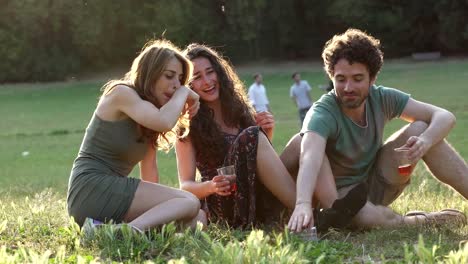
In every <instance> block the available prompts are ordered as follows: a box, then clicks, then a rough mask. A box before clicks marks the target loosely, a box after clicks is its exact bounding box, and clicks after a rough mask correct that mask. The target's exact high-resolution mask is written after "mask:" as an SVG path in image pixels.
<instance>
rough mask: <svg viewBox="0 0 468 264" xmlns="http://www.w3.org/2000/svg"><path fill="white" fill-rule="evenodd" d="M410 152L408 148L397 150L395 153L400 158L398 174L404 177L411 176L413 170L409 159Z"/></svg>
mask: <svg viewBox="0 0 468 264" xmlns="http://www.w3.org/2000/svg"><path fill="white" fill-rule="evenodd" d="M408 151H409V149H408V148H396V149H395V152H396V154H397V157H398V173H399V174H400V175H402V176H408V175H410V174H411V172H412V170H413V168H412V166H411V162H410V161H409V159H408Z"/></svg>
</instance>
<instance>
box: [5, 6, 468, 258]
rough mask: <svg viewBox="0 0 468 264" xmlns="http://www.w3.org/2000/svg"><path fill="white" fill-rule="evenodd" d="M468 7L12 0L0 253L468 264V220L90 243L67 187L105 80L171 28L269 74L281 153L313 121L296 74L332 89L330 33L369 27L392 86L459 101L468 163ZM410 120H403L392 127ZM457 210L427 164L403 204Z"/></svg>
mask: <svg viewBox="0 0 468 264" xmlns="http://www.w3.org/2000/svg"><path fill="white" fill-rule="evenodd" d="M467 17H468V2H467V1H465V0H451V1H450V0H440V1H436V0H428V1H422V0H414V1H403V0H378V1H371V0H346V1H345V0H331V1H318V0H311V1H306V0H293V1H280V0H272V1H267V0H252V1H247V0H237V1H234V0H230V1H226V0H224V1H222V0H219V1H214V0H206V1H202V0H194V1H189V0H172V1H167V0H160V1H144V0H135V1H110V0H101V1H71V0H41V1H39V0H16V1H14V0H0V44H1V45H0V58H1V60H0V83H2V85H0V113H1V114H2V119H0V128H1V130H0V148H1V150H0V263H23V262H42V263H48V262H53V263H62V262H68V263H75V262H83V263H86V262H91V261H103V262H107V261H110V260H114V261H123V262H141V261H143V260H151V261H154V262H157V263H160V262H166V261H169V260H172V261H173V262H177V263H185V262H189V263H197V262H205V263H241V262H243V263H258V262H264V263H271V262H274V263H280V262H282V263H293V262H298V263H301V262H302V263H304V262H305V263H307V262H320V261H322V262H324V263H329V262H387V261H388V262H414V261H420V262H432V263H434V262H438V261H442V262H449V261H452V262H453V263H464V262H465V263H466V262H467V261H468V243H467V242H466V241H467V239H468V227H462V228H453V229H452V228H431V227H430V228H416V229H407V228H403V229H401V230H380V229H377V230H373V231H370V232H357V233H356V232H353V233H350V232H331V233H329V234H327V235H326V236H325V237H324V238H323V239H322V240H321V241H320V242H319V243H314V242H304V241H302V240H301V239H299V238H297V237H295V236H291V235H289V234H288V233H287V232H282V231H275V232H273V233H271V232H267V231H265V232H264V233H262V232H263V231H261V230H257V231H255V232H241V231H236V230H227V229H225V228H223V227H220V226H212V227H210V228H208V229H207V230H205V231H196V232H188V231H187V232H185V233H176V231H175V230H174V229H173V226H168V227H167V228H166V229H163V232H159V233H155V234H154V235H153V237H152V238H151V239H147V238H139V237H132V236H130V237H125V238H124V239H118V238H115V235H114V234H113V233H112V230H104V231H103V234H102V236H99V237H98V238H97V239H96V241H94V243H92V244H91V245H83V244H82V243H80V242H79V240H80V238H81V236H80V234H79V230H77V229H76V226H74V225H72V224H71V223H70V221H69V219H68V217H67V214H66V199H65V195H66V188H67V182H68V174H69V171H70V168H71V164H72V162H73V159H74V158H75V156H76V154H77V152H78V148H79V144H80V142H81V139H82V137H83V133H84V129H85V127H86V125H87V123H88V121H89V119H90V117H91V115H92V112H93V111H94V108H95V106H96V103H97V100H98V97H99V94H100V87H101V86H102V85H103V83H105V82H106V81H107V80H109V79H111V78H119V77H121V76H122V74H123V73H124V72H125V71H126V70H127V69H128V68H129V66H130V63H131V60H132V59H133V58H134V57H135V56H136V54H137V53H138V52H139V50H140V49H141V46H142V45H143V44H144V43H145V42H146V41H147V40H149V39H152V38H160V37H165V38H167V39H169V40H171V41H173V42H174V43H176V44H177V45H178V46H180V47H184V46H185V45H187V44H188V43H191V42H199V43H206V44H209V45H211V46H213V47H215V48H216V49H217V50H219V51H220V52H222V53H223V54H224V55H225V56H226V57H228V58H229V59H230V60H231V62H232V63H233V64H234V65H235V67H236V69H237V70H238V72H239V74H240V76H241V79H242V80H243V81H244V83H245V85H246V86H248V85H250V83H251V82H252V74H253V73H254V72H262V73H264V83H265V86H266V88H267V93H268V96H269V98H270V101H271V106H272V110H273V112H274V115H275V119H276V129H275V137H274V140H273V144H274V146H275V149H276V150H277V151H278V152H280V151H281V150H282V148H283V147H284V145H285V144H286V142H287V140H288V139H289V138H290V137H291V136H292V135H293V134H294V133H296V132H297V131H298V129H299V124H298V117H297V112H296V108H295V106H294V104H293V103H292V101H291V100H290V99H289V87H290V86H291V84H292V80H291V73H292V72H293V71H299V72H301V73H302V77H303V79H305V80H308V81H309V83H310V84H311V85H312V86H313V91H312V97H313V98H314V99H315V100H316V99H318V98H319V97H320V95H321V94H323V93H324V91H323V90H321V89H318V86H319V85H324V84H326V83H327V77H326V76H325V74H324V72H323V69H322V63H321V61H320V53H321V50H322V48H323V45H324V43H325V41H326V40H328V39H329V38H330V37H331V36H333V35H334V34H336V33H341V32H344V31H345V30H346V29H347V28H349V27H355V28H359V29H361V30H364V31H366V32H368V33H370V34H372V35H373V36H375V37H377V38H379V39H381V41H382V44H383V51H384V53H385V57H386V62H385V65H384V67H383V71H382V73H381V75H380V76H379V79H378V83H379V84H383V85H387V86H390V87H396V88H400V89H402V90H403V91H405V92H408V93H410V94H412V96H413V97H414V98H416V99H419V100H422V101H426V102H430V103H434V104H436V105H439V106H441V107H444V108H446V109H448V110H450V111H452V112H453V113H454V114H455V115H456V117H457V126H456V127H455V128H454V130H453V131H452V133H451V134H450V135H449V137H448V140H449V141H450V142H451V143H452V144H453V145H454V146H455V147H456V148H457V150H458V151H459V152H460V154H461V155H462V157H464V158H465V160H466V157H468V144H467V143H468V138H467V137H466V135H467V134H468V101H467V99H466V91H467V87H466V86H467V81H468V59H466V55H467V54H468V24H467V22H466V21H467V20H466V18H467ZM421 59H422V60H421ZM429 59H430V60H429ZM403 124H404V123H403V122H400V121H395V122H392V123H391V124H390V125H389V126H388V128H387V130H386V135H387V136H388V135H389V134H391V133H392V132H393V131H395V130H396V129H398V128H399V127H401V126H402V125H403ZM158 165H159V169H160V175H161V182H162V183H164V184H168V185H171V186H177V185H178V183H177V171H176V164H175V157H174V153H173V152H170V153H168V154H165V153H159V155H158ZM132 176H133V177H138V174H137V173H136V171H134V172H133V173H132ZM446 207H453V208H457V209H460V210H462V211H464V212H465V213H468V205H467V202H466V200H465V199H463V198H462V197H461V196H460V195H459V194H457V193H455V192H454V191H453V190H451V189H449V188H446V187H445V186H442V185H440V184H438V183H437V182H436V181H435V180H434V179H433V178H432V177H431V176H430V175H429V173H427V172H426V171H425V169H424V166H423V165H419V166H418V167H417V169H416V172H415V175H414V178H413V182H412V184H411V185H410V186H409V187H408V189H407V190H406V191H405V192H404V194H403V195H402V196H401V197H400V198H399V199H398V200H397V201H396V202H395V203H394V204H393V205H392V209H394V210H395V211H397V212H399V213H406V212H407V211H410V210H416V209H419V210H427V211H437V210H440V209H443V208H446ZM382 241H384V242H382Z"/></svg>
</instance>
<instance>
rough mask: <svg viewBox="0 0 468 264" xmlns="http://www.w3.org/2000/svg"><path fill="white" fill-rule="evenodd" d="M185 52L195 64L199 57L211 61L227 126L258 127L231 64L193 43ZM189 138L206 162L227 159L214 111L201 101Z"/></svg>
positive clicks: (192, 121)
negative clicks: (207, 160) (206, 159)
mask: <svg viewBox="0 0 468 264" xmlns="http://www.w3.org/2000/svg"><path fill="white" fill-rule="evenodd" d="M183 52H184V54H185V56H186V57H187V58H189V59H190V60H192V61H193V60H194V59H196V58H200V57H203V58H206V59H208V60H209V61H210V63H211V65H212V67H213V69H214V71H215V72H216V75H217V77H218V82H219V87H220V89H219V100H220V101H221V106H222V107H221V111H222V117H223V120H224V122H225V124H226V125H227V126H229V127H238V128H240V129H244V128H247V127H249V126H252V125H255V119H254V110H253V108H252V106H251V105H250V104H249V103H248V99H247V95H246V93H245V87H244V84H243V83H242V82H241V81H240V79H239V77H238V76H237V73H236V72H235V71H234V69H233V67H232V66H231V64H230V63H229V62H228V61H227V60H226V59H224V58H223V57H222V56H221V55H220V54H218V53H217V52H216V51H215V50H214V49H212V48H210V47H208V46H206V45H202V44H197V43H193V44H190V45H189V46H187V48H186V49H185V50H184V51H183ZM189 136H190V139H191V140H192V143H193V145H194V147H195V149H196V150H197V152H198V151H200V150H203V151H202V152H200V153H201V154H202V155H203V156H205V157H206V158H209V159H211V160H217V161H219V160H221V159H222V158H224V156H225V154H226V151H227V149H226V148H227V146H226V145H225V142H224V136H223V133H222V131H221V128H220V127H219V126H218V125H217V124H216V122H215V120H214V113H213V110H212V109H211V108H209V107H208V106H207V105H206V103H205V102H204V101H203V100H200V110H199V111H198V113H197V115H196V116H195V117H194V118H193V119H192V120H191V122H190V133H189ZM181 140H183V139H181Z"/></svg>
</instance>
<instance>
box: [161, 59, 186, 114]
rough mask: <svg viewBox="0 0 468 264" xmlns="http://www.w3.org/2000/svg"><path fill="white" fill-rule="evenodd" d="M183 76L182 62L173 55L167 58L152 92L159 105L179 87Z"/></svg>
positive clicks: (167, 99)
mask: <svg viewBox="0 0 468 264" xmlns="http://www.w3.org/2000/svg"><path fill="white" fill-rule="evenodd" d="M183 76H184V73H183V67H182V63H181V62H180V61H179V60H178V59H177V58H176V57H173V58H172V59H170V60H169V62H168V63H167V65H166V67H165V68H164V70H163V73H162V75H161V77H159V79H158V80H157V81H156V84H155V85H154V90H153V93H154V96H155V97H156V100H157V101H158V103H159V105H161V106H163V105H164V104H166V103H167V102H168V101H169V100H170V99H171V98H172V95H173V94H174V92H175V91H176V90H177V89H178V88H179V87H180V85H181V84H180V83H181V79H182V78H183Z"/></svg>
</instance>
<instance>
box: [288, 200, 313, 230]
mask: <svg viewBox="0 0 468 264" xmlns="http://www.w3.org/2000/svg"><path fill="white" fill-rule="evenodd" d="M312 226H314V215H313V212H312V204H311V203H309V202H304V203H300V204H296V207H295V208H294V212H293V213H292V215H291V218H290V219H289V223H288V228H289V230H291V231H293V232H301V231H302V230H303V229H305V228H307V227H312Z"/></svg>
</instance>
